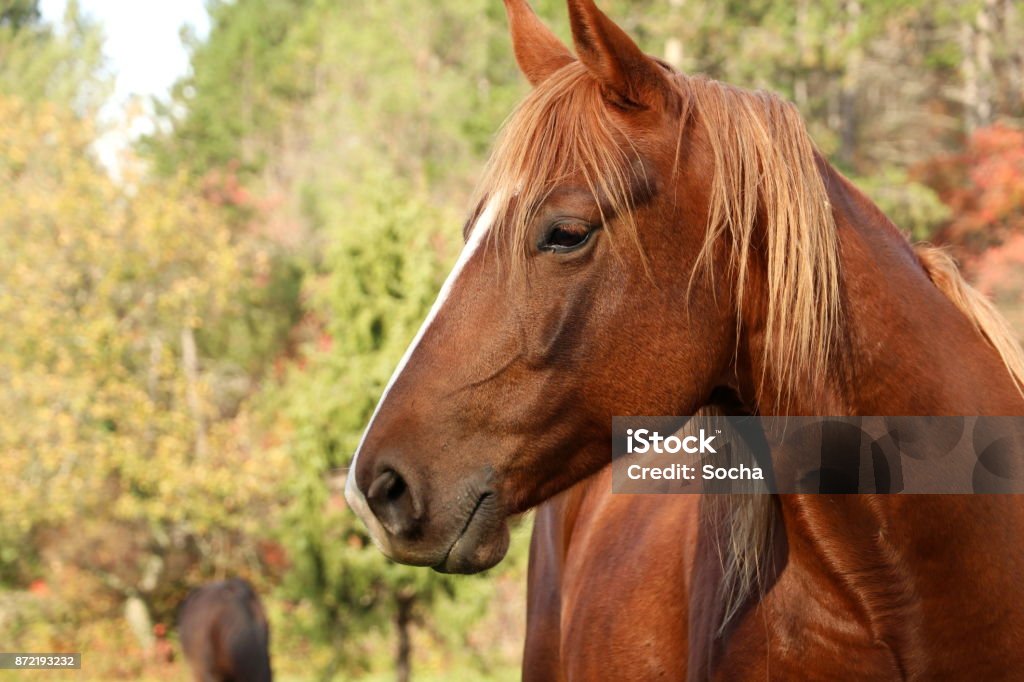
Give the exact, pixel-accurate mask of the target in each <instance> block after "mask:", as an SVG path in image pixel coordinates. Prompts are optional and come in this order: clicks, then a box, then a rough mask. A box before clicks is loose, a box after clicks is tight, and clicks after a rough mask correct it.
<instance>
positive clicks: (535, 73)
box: [505, 0, 575, 85]
mask: <svg viewBox="0 0 1024 682" xmlns="http://www.w3.org/2000/svg"><path fill="white" fill-rule="evenodd" d="M505 11H506V12H507V13H508V26H509V31H510V32H511V33H512V49H513V51H514V52H515V54H516V62H518V63H519V68H520V69H521V70H522V72H523V75H525V76H526V80H528V81H530V84H531V85H537V84H538V83H540V82H541V81H543V80H544V79H545V78H547V77H548V76H550V75H551V74H552V73H554V72H555V71H557V70H558V69H560V68H562V67H563V66H565V65H566V64H568V63H570V62H572V61H575V57H573V56H572V53H571V52H569V48H567V47H566V46H565V45H563V44H562V41H560V40H559V39H558V37H557V36H555V34H554V33H552V32H551V29H549V28H548V27H547V26H545V25H544V24H543V22H541V20H540V18H539V17H538V16H537V15H536V14H534V12H533V10H532V9H531V8H530V5H529V4H527V2H526V0H505Z"/></svg>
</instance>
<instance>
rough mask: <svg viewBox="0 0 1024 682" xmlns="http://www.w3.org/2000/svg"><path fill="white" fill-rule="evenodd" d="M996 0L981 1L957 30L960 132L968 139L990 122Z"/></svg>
mask: <svg viewBox="0 0 1024 682" xmlns="http://www.w3.org/2000/svg"><path fill="white" fill-rule="evenodd" d="M997 4H998V0H984V2H983V3H982V5H981V7H979V8H978V13H977V14H976V15H974V18H973V19H972V20H970V21H967V22H965V23H964V24H963V25H962V26H961V29H960V47H961V50H962V51H963V67H962V74H963V79H964V89H963V104H964V128H965V130H966V132H967V134H968V135H970V134H971V133H973V132H974V131H975V130H977V129H978V128H981V127H983V126H986V125H988V124H989V123H991V122H992V77H993V74H992V34H993V32H994V30H995V13H996V9H997Z"/></svg>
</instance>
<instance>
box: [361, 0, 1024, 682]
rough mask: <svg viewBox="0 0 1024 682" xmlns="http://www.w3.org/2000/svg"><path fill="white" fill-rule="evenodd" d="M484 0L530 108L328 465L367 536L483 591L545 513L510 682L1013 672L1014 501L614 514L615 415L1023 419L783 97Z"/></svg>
mask: <svg viewBox="0 0 1024 682" xmlns="http://www.w3.org/2000/svg"><path fill="white" fill-rule="evenodd" d="M505 4H506V8H507V10H508V14H509V19H510V21H509V23H510V28H511V33H512V43H513V47H514V50H515V55H516V59H517V61H518V63H519V65H520V67H521V69H522V70H523V72H524V74H525V75H526V77H527V79H528V80H529V81H530V82H531V84H533V86H534V89H533V91H532V92H531V93H530V94H529V95H528V96H527V97H526V99H525V100H524V101H523V102H522V103H521V104H520V106H519V107H518V109H517V110H516V111H515V113H514V114H513V115H512V116H511V117H510V119H509V121H508V122H507V124H506V126H505V128H504V131H503V133H502V135H501V137H500V138H499V140H498V142H497V145H496V148H495V151H494V154H493V156H492V158H491V161H490V163H489V165H488V167H487V169H486V170H485V172H484V176H483V178H482V180H481V183H480V188H479V191H478V195H477V197H476V200H475V206H476V209H475V211H474V212H473V213H472V214H471V217H470V219H469V221H468V222H467V223H466V227H465V237H466V246H465V248H464V250H463V252H462V255H461V256H460V258H459V260H458V261H457V263H456V265H455V267H454V269H453V271H452V273H451V275H450V276H449V278H448V280H447V281H446V282H445V284H444V286H443V287H442V289H441V292H440V294H439V296H438V299H437V302H436V303H435V304H434V307H433V308H432V309H431V311H430V313H429V315H428V317H427V320H426V321H425V322H424V324H423V327H422V328H421V329H420V332H419V333H418V334H417V336H416V338H415V339H414V340H413V342H412V344H411V345H410V347H409V350H408V351H407V352H406V354H405V356H404V357H403V358H402V360H401V362H400V364H399V367H398V368H397V370H396V371H395V374H394V375H393V376H392V379H391V381H390V382H389V384H388V386H387V387H386V389H385V391H384V395H383V396H382V398H381V401H380V403H379V404H378V406H377V409H376V411H375V412H374V415H373V417H372V419H371V422H370V424H369V426H368V427H367V430H366V433H365V434H364V436H363V440H362V442H361V444H360V446H359V449H358V450H357V452H356V456H355V457H354V459H353V461H352V465H351V470H350V475H349V477H348V482H347V485H346V496H347V498H348V500H349V503H350V506H351V507H352V509H353V510H354V511H355V512H356V513H357V514H358V515H359V516H360V517H361V518H362V519H363V521H364V522H365V523H366V525H367V526H368V528H369V530H370V534H371V536H372V538H373V540H374V542H375V543H376V544H377V545H378V546H379V547H380V548H381V549H382V551H384V552H385V553H386V554H387V555H388V556H390V557H392V558H393V559H395V560H397V561H401V562H405V563H409V564H415V565H421V566H432V567H434V568H435V569H437V570H440V571H449V572H463V573H470V572H475V571H480V570H483V569H486V568H489V567H491V566H493V565H495V564H496V563H498V562H499V561H500V560H501V559H502V557H503V556H504V554H505V552H506V550H507V547H508V538H509V536H508V528H507V520H508V518H509V517H510V516H512V515H515V514H519V513H521V512H523V511H525V510H527V509H530V508H532V507H534V506H537V505H539V504H541V503H543V502H545V501H547V500H552V498H554V500H553V501H552V502H550V503H548V504H547V505H545V506H544V507H542V508H541V510H540V511H539V513H538V517H537V524H536V526H535V534H534V539H533V545H532V553H531V566H530V586H529V588H530V595H529V610H528V633H527V650H526V658H525V662H524V665H525V668H524V676H525V677H526V678H527V679H530V680H553V679H572V680H593V679H615V680H627V679H629V680H632V679H637V680H646V679H680V678H687V677H688V678H689V679H694V680H696V679H711V678H714V679H722V680H735V679H768V678H777V679H786V680H789V679H822V680H824V679H836V678H845V679H873V680H874V679H1009V678H1013V677H1016V678H1018V679H1019V677H1020V675H1021V671H1024V646H1022V645H1021V643H1022V642H1024V582H1022V580H1021V576H1024V550H1022V547H1024V545H1022V542H1021V538H1022V537H1024V504H1022V503H1021V502H1020V501H1019V500H1018V499H1017V498H1016V497H1014V496H1007V495H976V496H940V495H930V496H907V495H891V496H883V495H846V496H825V495H817V496H810V495H802V496H801V495H788V496H787V495H782V496H768V495H762V496H757V495H746V496H734V497H730V496H708V497H705V498H699V497H695V496H672V495H667V496H616V495H612V494H611V486H610V483H609V476H608V473H607V470H605V472H603V473H602V469H603V468H605V467H606V466H607V465H608V464H609V463H610V461H611V428H612V417H613V416H614V415H627V416H628V415H691V414H694V413H696V412H697V411H698V410H700V409H713V408H718V409H721V410H722V411H726V412H730V411H738V412H740V413H747V414H763V415H784V414H794V415H1020V414H1024V398H1022V394H1021V391H1020V388H1021V381H1022V380H1024V354H1022V352H1021V349H1020V347H1019V346H1018V345H1017V342H1016V341H1015V339H1014V337H1013V335H1012V333H1011V332H1010V330H1009V328H1008V327H1007V325H1006V324H1005V322H1004V321H1003V320H1002V318H1001V317H1000V316H999V315H998V313H997V312H996V311H995V309H994V308H993V307H992V306H991V304H990V303H989V302H988V301H986V300H985V299H984V298H983V297H981V296H980V295H979V294H978V293H977V292H975V291H974V290H973V289H971V288H970V287H969V286H968V285H967V284H966V283H965V282H964V280H963V279H962V277H961V276H960V274H959V273H958V272H957V270H956V267H955V266H954V265H953V263H952V261H951V260H950V259H949V258H948V257H947V256H945V255H944V254H943V253H941V252H939V251H937V250H934V249H931V248H927V247H912V246H911V245H910V244H909V243H908V242H907V240H906V238H905V237H904V236H903V235H901V234H900V233H899V231H898V230H897V229H896V228H895V227H894V226H893V225H892V223H891V222H890V221H889V220H888V219H887V218H886V217H885V216H884V215H883V214H882V213H881V211H879V210H878V208H877V207H875V206H874V205H873V204H872V203H871V201H870V200H868V199H867V198H866V197H865V196H864V195H863V194H861V193H860V192H859V191H858V190H857V189H856V188H855V187H854V186H853V185H852V184H851V183H850V182H848V181H847V180H846V179H845V178H844V177H843V176H842V175H841V174H840V173H839V172H838V171H836V170H835V169H834V168H833V167H832V166H831V165H830V164H829V163H828V162H827V161H826V160H825V159H824V158H823V157H822V156H821V155H820V154H819V153H818V152H817V151H816V150H815V148H814V145H813V143H812V142H811V140H810V138H809V136H808V134H807V132H806V130H805V127H804V124H803V121H802V120H801V118H800V116H799V113H798V112H797V111H796V109H795V107H793V106H792V105H790V104H788V103H786V102H783V101H782V100H781V99H779V98H778V97H776V96H774V95H771V94H768V93H764V92H750V91H746V90H742V89H739V88H734V87H731V86H728V85H725V84H722V83H718V82H715V81H712V80H709V79H706V78H700V77H690V76H686V75H684V74H680V73H678V72H675V71H674V70H673V69H672V68H670V67H669V66H668V65H667V64H664V63H662V62H660V61H658V60H656V59H653V58H651V57H648V56H647V55H645V54H643V53H642V52H641V51H640V49H639V48H638V47H637V45H636V44H635V43H634V42H633V41H632V40H631V39H630V38H629V37H628V36H627V35H626V34H625V33H624V32H623V31H622V30H621V29H620V28H619V27H618V26H616V25H615V24H614V23H613V22H612V21H611V20H609V19H608V17H606V16H605V15H604V14H603V13H601V12H600V11H599V10H598V9H597V8H596V7H595V5H594V3H593V1H592V0H570V1H569V3H568V5H569V18H570V23H571V27H572V34H573V39H574V45H575V52H576V56H574V55H573V54H571V53H570V52H569V50H568V49H567V48H566V47H565V46H564V45H562V44H561V42H560V41H559V40H558V39H557V38H556V37H555V36H554V34H552V33H551V32H550V31H549V30H548V29H547V28H546V27H545V26H543V25H542V24H541V22H540V21H539V20H538V18H537V17H536V15H534V14H533V12H532V10H531V9H530V8H529V7H528V6H527V4H526V2H525V0H506V1H505ZM581 482H582V483H581ZM577 484H579V485H577ZM574 486H575V487H574ZM566 491H567V492H566Z"/></svg>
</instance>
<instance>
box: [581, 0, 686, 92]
mask: <svg viewBox="0 0 1024 682" xmlns="http://www.w3.org/2000/svg"><path fill="white" fill-rule="evenodd" d="M569 22H570V24H572V37H573V44H574V45H575V48H576V54H577V56H579V58H580V61H581V62H583V64H584V65H586V67H587V69H588V70H589V71H590V73H591V74H593V76H594V77H595V78H596V79H597V80H598V82H599V83H601V86H602V87H603V88H604V92H605V96H606V97H607V98H608V99H609V101H611V102H612V103H613V104H615V105H617V106H619V107H622V108H624V109H647V108H650V107H652V106H655V105H657V104H659V103H661V102H663V101H664V97H665V96H666V94H667V92H668V78H667V76H666V73H665V70H664V69H663V68H662V67H661V66H660V65H659V64H658V63H657V62H655V61H654V60H653V59H651V58H650V57H648V56H647V55H646V54H644V53H643V51H642V50H641V49H640V48H639V47H638V46H637V44H636V43H635V42H633V39H632V38H630V37H629V36H628V35H626V32H625V31H623V30H622V29H621V28H619V27H618V26H617V25H616V24H615V22H613V21H612V20H611V19H609V18H608V17H607V16H606V15H605V13H604V12H602V11H601V10H599V9H598V8H597V6H596V5H595V4H594V0H569Z"/></svg>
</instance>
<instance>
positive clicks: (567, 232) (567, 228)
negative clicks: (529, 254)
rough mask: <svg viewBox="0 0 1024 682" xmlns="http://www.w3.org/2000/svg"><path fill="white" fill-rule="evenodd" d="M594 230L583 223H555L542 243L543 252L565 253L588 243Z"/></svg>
mask: <svg viewBox="0 0 1024 682" xmlns="http://www.w3.org/2000/svg"><path fill="white" fill-rule="evenodd" d="M593 231H594V228H593V226H591V225H588V224H586V223H582V222H560V223H555V224H554V225H552V226H551V229H549V230H548V233H547V235H545V237H544V239H543V240H542V241H541V243H540V249H541V251H552V252H554V253H565V252H567V251H572V250H574V249H578V248H579V247H581V246H583V245H584V244H586V243H587V240H588V239H590V235H591V234H592V233H593Z"/></svg>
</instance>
